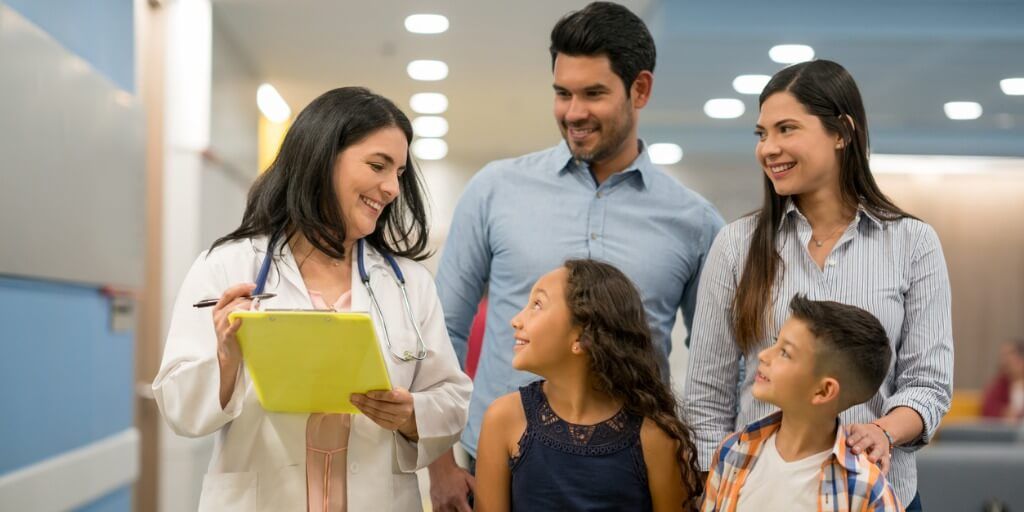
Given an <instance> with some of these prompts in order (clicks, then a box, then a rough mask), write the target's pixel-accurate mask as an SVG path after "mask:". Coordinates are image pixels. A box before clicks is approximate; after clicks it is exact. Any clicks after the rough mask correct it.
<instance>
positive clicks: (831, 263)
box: [828, 260, 836, 267]
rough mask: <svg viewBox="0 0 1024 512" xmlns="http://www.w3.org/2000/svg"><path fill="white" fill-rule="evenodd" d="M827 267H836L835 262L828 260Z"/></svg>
mask: <svg viewBox="0 0 1024 512" xmlns="http://www.w3.org/2000/svg"><path fill="white" fill-rule="evenodd" d="M828 266H830V267H834V266H836V260H828Z"/></svg>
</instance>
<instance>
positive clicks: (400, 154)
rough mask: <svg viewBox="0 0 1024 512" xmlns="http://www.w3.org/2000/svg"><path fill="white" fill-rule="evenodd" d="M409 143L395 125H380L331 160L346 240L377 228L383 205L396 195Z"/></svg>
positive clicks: (363, 235) (366, 234)
mask: <svg viewBox="0 0 1024 512" xmlns="http://www.w3.org/2000/svg"><path fill="white" fill-rule="evenodd" d="M408 153H409V143H408V141H407V140H406V137H405V134H404V133H403V132H402V130H400V129H399V128H398V127H396V126H389V127H385V128H381V129H379V130H377V131H375V132H372V133H370V134H369V135H367V136H366V137H365V138H364V139H363V140H361V141H359V142H356V143H354V144H351V145H349V146H348V147H347V148H345V149H344V150H343V151H342V152H341V153H339V154H338V157H337V158H336V159H335V161H334V171H333V174H334V176H333V178H334V179H333V182H334V192H335V194H336V195H337V198H338V204H339V205H340V206H341V217H342V221H343V222H344V223H345V239H346V240H349V241H354V240H358V239H360V238H364V237H366V236H368V235H370V234H371V233H373V232H374V231H375V230H376V229H377V221H378V219H380V216H381V213H382V212H383V211H384V208H385V207H386V206H387V205H388V204H390V203H391V202H392V201H394V200H395V198H397V197H398V194H399V192H400V188H399V178H400V177H401V176H402V174H404V173H405V169H406V158H407V155H408Z"/></svg>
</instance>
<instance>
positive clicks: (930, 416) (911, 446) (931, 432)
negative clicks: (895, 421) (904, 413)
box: [885, 394, 943, 452]
mask: <svg viewBox="0 0 1024 512" xmlns="http://www.w3.org/2000/svg"><path fill="white" fill-rule="evenodd" d="M898 407H907V408H909V409H911V410H912V411H914V412H916V413H917V415H918V416H920V417H921V422H922V423H923V424H924V428H923V429H922V430H921V435H920V436H918V437H917V439H914V440H913V441H910V442H907V443H903V444H901V445H899V446H897V447H896V448H897V449H901V450H903V451H908V452H914V451H917V450H920V449H921V448H923V447H925V446H926V445H928V443H930V442H931V440H932V437H934V436H935V431H936V430H937V429H938V427H939V422H940V421H941V420H942V416H943V415H942V414H941V413H939V412H938V411H936V410H935V408H934V406H930V405H929V404H928V403H926V401H925V400H923V399H921V398H919V397H915V396H912V395H909V394H899V395H893V396H891V397H889V400H888V401H886V403H885V414H886V415H888V414H889V413H891V412H892V411H893V409H896V408H898Z"/></svg>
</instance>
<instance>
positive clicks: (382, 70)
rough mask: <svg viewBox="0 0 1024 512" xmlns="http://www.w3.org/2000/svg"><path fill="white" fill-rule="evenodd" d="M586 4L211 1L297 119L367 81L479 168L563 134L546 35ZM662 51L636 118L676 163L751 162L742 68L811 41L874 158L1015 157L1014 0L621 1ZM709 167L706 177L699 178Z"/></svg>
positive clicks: (1019, 113) (752, 105)
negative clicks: (728, 116)
mask: <svg viewBox="0 0 1024 512" xmlns="http://www.w3.org/2000/svg"><path fill="white" fill-rule="evenodd" d="M586 3H587V2H585V1H568V0H558V1H542V0H519V1H516V2H507V1H470V0H450V1H444V2H440V1H434V2H431V1H425V0H417V1H412V0H378V1H361V2H357V1H333V0H295V1H287V2H286V1H283V0H214V3H213V5H214V19H215V26H216V27H217V29H218V30H223V31H224V32H225V33H226V34H227V35H228V37H229V38H230V39H232V40H234V42H235V43H236V44H237V45H238V46H239V47H240V48H241V50H242V51H243V52H245V53H246V54H247V55H248V57H249V60H250V61H251V62H252V63H253V64H254V66H255V67H256V69H257V72H258V73H259V74H260V78H261V79H262V80H264V81H268V82H270V83H272V84H274V85H275V86H276V87H277V88H278V90H280V91H281V94H282V95H283V96H284V97H285V99H286V100H287V101H288V102H289V104H291V106H292V108H293V110H296V111H297V110H299V109H301V108H302V106H304V105H305V104H307V103H308V102H309V101H310V100H312V99H313V98H314V97H315V96H317V95H318V94H320V93H322V92H324V91H326V90H328V89H330V88H334V87H338V86H342V85H364V86H367V87H369V88H371V89H373V90H374V91H376V92H378V93H381V94H383V95H385V96H387V97H390V98H392V99H393V100H394V101H395V102H396V103H397V104H398V105H399V106H400V107H402V108H403V109H406V110H407V111H408V112H410V113H411V111H410V110H409V109H408V98H409V96H410V95H411V94H412V93H415V92H422V91H438V92H443V93H445V94H446V95H447V96H448V97H449V100H450V107H449V111H448V112H447V113H446V114H445V115H446V117H447V118H448V120H449V122H450V125H451V130H450V132H449V134H448V136H447V137H446V140H447V141H448V144H449V147H450V152H449V158H451V159H454V160H457V161H459V162H461V163H463V164H466V165H480V164H482V163H484V162H486V161H488V160H492V159H495V158H501V157H508V156H513V155H517V154H521V153H524V152H528V151H533V150H536V149H540V148H544V147H547V146H549V145H551V144H552V143H553V142H555V141H557V139H558V132H557V129H556V127H555V123H554V120H553V118H552V115H551V101H552V94H551V85H550V84H551V82H550V80H551V74H550V60H549V56H548V53H547V46H548V37H549V34H550V30H551V27H552V26H553V25H554V23H555V21H556V20H557V19H558V18H559V17H560V16H561V15H563V14H565V13H566V12H568V11H570V10H573V9H577V8H579V7H582V6H583V5H585V4H586ZM623 3H624V4H625V5H627V6H628V7H630V8H631V9H633V10H634V12H637V13H638V14H640V16H641V17H643V18H644V19H645V20H646V21H647V22H648V24H649V26H650V27H651V30H652V32H653V34H654V36H655V40H656V42H657V44H658V66H657V69H656V70H655V76H656V81H655V93H654V100H653V101H652V103H651V104H650V106H649V107H648V108H647V109H646V110H645V111H644V112H643V114H642V116H641V134H642V136H644V137H645V139H647V140H648V141H649V142H661V141H665V142H676V143H678V144H680V145H681V146H683V148H684V149H685V151H686V156H685V157H684V159H683V162H682V163H681V164H680V165H679V166H678V167H679V168H680V169H684V170H685V169H686V168H689V169H694V168H700V169H710V170H712V171H719V170H723V171H724V170H725V169H736V168H738V167H739V168H742V167H748V166H749V165H751V164H752V163H753V160H752V157H751V152H752V148H753V142H752V138H753V137H752V135H751V130H752V126H753V124H754V122H755V120H756V111H757V99H756V97H755V96H741V95H738V94H737V93H735V92H734V91H733V90H732V87H731V83H732V79H733V78H734V77H735V76H736V75H738V74H744V73H763V74H771V73H773V72H774V71H776V70H778V69H779V67H780V65H778V64H775V63H773V62H772V61H771V60H769V59H768V56H767V53H768V48H770V47H771V46H772V45H774V44H779V43H794V42H795V43H806V44H810V45H812V46H813V47H814V48H815V50H816V53H817V56H818V57H821V58H831V59H833V60H837V61H838V62H840V63H842V64H844V65H845V66H846V67H847V68H848V69H849V70H850V71H851V72H852V73H853V75H854V77H855V78H856V79H857V80H858V83H859V84H860V86H861V89H862V92H863V95H864V98H865V102H866V104H867V108H868V117H869V119H870V121H871V129H872V141H873V144H874V148H875V150H876V151H879V152H888V153H945V154H990V155H1014V156H1022V155H1024V96H1016V97H1010V96H1006V95H1004V94H1003V93H1002V92H1001V91H1000V90H999V87H998V81H999V79H1001V78H1006V77H1010V76H1024V2H1022V1H1019V0H860V1H857V2H850V1H848V2H842V3H840V2H833V1H826V2H822V1H820V0H813V1H812V0H788V1H783V2H758V1H754V0H718V1H713V2H712V1H696V0H685V1H678V0H677V1H669V0H662V1H658V0H637V1H629V2H623ZM421 12H428V13H438V14H444V15H445V16H447V17H448V18H449V20H450V22H451V28H450V29H449V31H448V32H446V33H444V34H440V35H415V34H410V33H408V32H406V31H405V29H404V26H403V20H404V18H405V17H406V16H407V15H409V14H414V13H421ZM420 58H433V59H441V60H444V61H446V62H447V63H448V65H449V68H450V74H449V77H448V78H447V79H446V80H444V81H441V82H416V81H414V80H412V79H410V78H409V77H408V76H407V75H406V74H405V66H406V64H407V63H408V62H409V61H410V60H413V59H420ZM723 96H725V97H737V98H741V99H743V100H744V102H745V104H746V107H747V113H746V114H744V115H743V116H742V117H740V118H739V119H735V120H728V121H722V120H713V119H710V118H708V117H706V116H705V115H704V114H703V111H702V108H703V104H704V102H705V101H706V100H708V99H710V98H714V97H723ZM954 100H972V101H978V102H980V103H981V104H982V105H983V107H984V110H985V114H984V115H983V116H982V118H981V119H978V120H976V121H950V120H948V119H946V118H945V116H944V114H943V112H942V104H943V103H944V102H946V101H954ZM708 172H710V171H708Z"/></svg>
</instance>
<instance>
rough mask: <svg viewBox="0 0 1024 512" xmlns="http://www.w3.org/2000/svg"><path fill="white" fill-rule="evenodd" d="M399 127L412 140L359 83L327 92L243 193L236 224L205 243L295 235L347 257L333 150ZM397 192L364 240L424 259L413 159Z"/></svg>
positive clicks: (422, 209)
mask: <svg viewBox="0 0 1024 512" xmlns="http://www.w3.org/2000/svg"><path fill="white" fill-rule="evenodd" d="M392 126H393V127H397V128H398V129H400V130H402V133H404V134H405V139H406V141H409V142H411V141H412V124H411V123H409V118H407V117H406V116H405V114H403V113H402V111H401V110H399V109H398V107H396V106H395V104H394V103H392V102H391V101H390V100H388V99H387V98H384V97H383V96H379V95H377V94H374V93H372V92H370V91H369V90H367V89H364V88H362V87H342V88H339V89H334V90H331V91H327V92H326V93H324V94H322V95H320V97H318V98H316V99H315V100H313V102H312V103H310V104H309V105H308V106H307V107H306V108H304V109H303V110H302V112H301V113H299V116H298V117H297V118H296V119H295V122H294V123H293V124H292V126H291V128H290V129H289V130H288V134H287V135H285V138H284V142H283V143H282V144H281V150H280V151H279V152H278V155H277V158H275V159H274V163H272V164H270V167H269V168H267V170H266V172H264V173H263V174H262V175H260V177H259V178H257V180H256V182H255V183H254V184H253V186H252V188H251V189H250V190H249V196H248V200H247V202H246V206H245V214H244V215H243V216H242V224H241V225H240V226H238V228H237V229H235V230H234V231H232V232H231V233H228V234H227V235H225V236H223V237H221V238H219V239H218V240H217V241H215V242H214V243H213V245H212V246H211V247H210V251H213V249H214V248H216V247H217V246H218V245H221V244H223V243H225V242H229V241H232V240H244V239H247V238H251V237H254V236H267V237H271V236H275V235H276V236H279V237H280V238H279V240H281V241H283V240H284V238H285V237H288V238H290V237H292V236H294V235H295V234H297V233H301V234H302V235H303V236H304V237H306V239H307V240H309V242H310V243H311V244H313V246H314V247H316V249H317V250H319V251H321V252H323V253H324V254H326V255H328V256H330V257H332V258H336V259H342V258H344V257H345V248H344V247H345V246H344V242H345V223H344V221H343V219H342V216H341V205H340V204H338V199H337V197H336V195H335V187H334V164H335V160H336V159H337V157H338V155H339V154H341V152H342V151H344V150H345V149H346V148H348V147H349V146H351V145H353V144H356V143H358V142H360V141H361V140H363V139H365V138H366V137H367V136H369V135H370V134H372V133H373V132H375V131H377V130H380V129H382V128H388V127H392ZM398 182H399V189H400V192H399V195H398V197H396V198H395V200H394V201H392V202H391V203H390V204H388V205H387V206H385V207H384V211H382V212H381V214H380V217H379V218H378V219H377V226H376V229H375V230H374V232H373V233H372V234H370V235H368V236H367V237H366V241H367V242H369V243H370V245H372V246H374V247H376V248H378V249H381V250H384V251H387V252H389V253H391V254H394V255H396V256H404V257H407V258H411V259H414V260H421V259H424V258H426V257H427V256H428V254H427V253H426V246H427V233H428V229H427V211H426V204H425V201H424V199H423V187H422V183H421V178H420V177H419V173H418V172H416V168H415V167H414V165H413V162H412V158H410V156H409V155H408V153H407V154H406V168H405V172H404V173H403V174H402V175H401V176H400V177H399V178H398Z"/></svg>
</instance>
